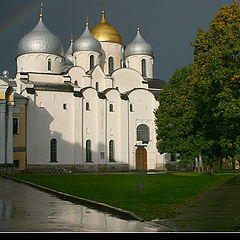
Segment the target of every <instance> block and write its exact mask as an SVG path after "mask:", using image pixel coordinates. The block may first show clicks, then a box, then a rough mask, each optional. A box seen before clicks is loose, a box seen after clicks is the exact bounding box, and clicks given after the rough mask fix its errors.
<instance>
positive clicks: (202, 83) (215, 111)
mask: <svg viewBox="0 0 240 240" xmlns="http://www.w3.org/2000/svg"><path fill="white" fill-rule="evenodd" d="M192 46H193V47H194V62H193V64H192V65H190V66H189V67H188V68H186V67H183V68H182V69H180V70H177V71H176V72H175V73H174V74H173V76H172V78H171V80H170V81H169V83H168V84H167V86H166V88H165V89H164V90H163V91H162V93H161V96H160V98H159V102H160V106H159V109H158V111H157V112H156V118H157V120H156V123H157V133H158V149H159V151H160V152H170V153H177V152H178V153H180V154H181V159H182V160H183V161H187V160H189V161H192V160H193V158H195V157H197V156H198V155H199V154H201V155H202V156H203V159H204V161H205V162H206V163H207V164H208V165H209V166H210V167H212V163H213V161H217V160H219V159H221V158H234V157H235V156H236V155H237V154H239V153H240V9H239V5H238V3H237V1H235V2H233V4H232V5H230V6H228V5H227V6H224V7H221V9H220V11H219V12H218V13H217V14H216V16H215V18H214V19H213V20H212V22H211V23H210V25H209V29H208V30H207V31H203V29H202V28H200V29H199V30H198V33H197V37H196V39H195V41H194V42H193V43H192Z"/></svg>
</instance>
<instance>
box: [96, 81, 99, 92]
mask: <svg viewBox="0 0 240 240" xmlns="http://www.w3.org/2000/svg"><path fill="white" fill-rule="evenodd" d="M96 90H97V91H98V90H99V83H98V82H96Z"/></svg>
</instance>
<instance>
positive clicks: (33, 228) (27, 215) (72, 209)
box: [0, 177, 158, 232]
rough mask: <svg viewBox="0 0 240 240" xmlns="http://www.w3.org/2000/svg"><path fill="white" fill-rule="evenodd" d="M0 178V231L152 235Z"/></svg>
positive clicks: (150, 228) (144, 226)
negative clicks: (139, 233) (135, 233)
mask: <svg viewBox="0 0 240 240" xmlns="http://www.w3.org/2000/svg"><path fill="white" fill-rule="evenodd" d="M156 231H158V229H157V228H156V227H154V226H151V225H148V224H146V223H142V222H138V221H126V220H122V219H119V218H117V217H114V216H111V215H110V214H107V213H103V212H99V211H97V210H93V209H89V208H87V207H85V206H82V205H78V204H75V203H72V202H70V201H64V200H61V199H59V198H57V197H55V196H54V195H51V194H49V193H46V192H43V191H39V190H38V189H35V188H33V187H30V186H28V185H25V184H20V183H17V182H14V181H12V180H9V179H5V178H3V177H0V232H156Z"/></svg>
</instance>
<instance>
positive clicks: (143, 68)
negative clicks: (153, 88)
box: [142, 59, 147, 77]
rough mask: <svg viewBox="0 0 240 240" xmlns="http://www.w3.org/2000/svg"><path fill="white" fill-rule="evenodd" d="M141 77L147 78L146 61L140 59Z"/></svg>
mask: <svg viewBox="0 0 240 240" xmlns="http://www.w3.org/2000/svg"><path fill="white" fill-rule="evenodd" d="M142 76H143V77H147V68H146V59H142Z"/></svg>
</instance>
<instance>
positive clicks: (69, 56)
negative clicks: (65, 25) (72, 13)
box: [63, 38, 73, 71]
mask: <svg viewBox="0 0 240 240" xmlns="http://www.w3.org/2000/svg"><path fill="white" fill-rule="evenodd" d="M72 54H73V39H72V38H71V44H70V47H69V48H68V50H67V51H66V52H65V56H64V57H65V62H64V64H63V68H64V70H65V71H67V70H69V69H70V68H71V67H73V55H72Z"/></svg>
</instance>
